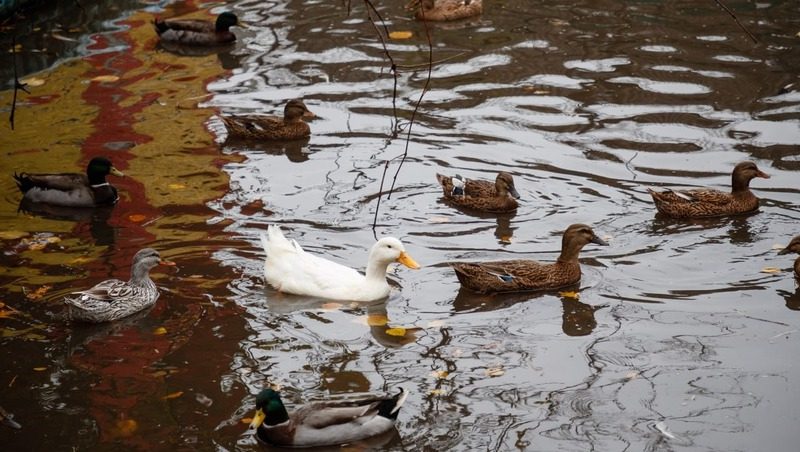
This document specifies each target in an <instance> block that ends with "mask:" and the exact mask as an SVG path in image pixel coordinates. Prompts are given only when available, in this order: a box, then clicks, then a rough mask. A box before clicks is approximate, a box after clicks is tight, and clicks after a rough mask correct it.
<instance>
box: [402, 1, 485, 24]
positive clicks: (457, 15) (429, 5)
mask: <svg viewBox="0 0 800 452" xmlns="http://www.w3.org/2000/svg"><path fill="white" fill-rule="evenodd" d="M406 10H408V11H413V12H414V17H416V18H417V19H419V20H433V21H448V20H458V19H465V18H467V17H472V16H477V15H478V14H480V13H482V12H483V0H411V2H409V3H408V6H406Z"/></svg>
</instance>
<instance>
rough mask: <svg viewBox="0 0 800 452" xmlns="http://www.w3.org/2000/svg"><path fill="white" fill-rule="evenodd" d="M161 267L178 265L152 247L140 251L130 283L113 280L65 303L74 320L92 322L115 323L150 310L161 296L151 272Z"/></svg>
mask: <svg viewBox="0 0 800 452" xmlns="http://www.w3.org/2000/svg"><path fill="white" fill-rule="evenodd" d="M159 264H160V265H170V266H172V265H175V263H174V262H170V261H165V260H162V259H161V256H160V255H159V254H158V251H156V250H154V249H152V248H144V249H142V250H139V252H138V253H136V254H135V255H134V256H133V264H132V266H131V278H130V279H129V280H128V281H127V282H125V281H120V280H119V279H109V280H106V281H103V282H101V283H98V284H97V285H95V286H94V287H92V288H91V289H88V290H84V291H80V292H73V293H72V294H70V295H68V296H66V297H65V298H64V302H65V303H67V305H68V306H69V309H70V318H71V319H73V320H80V321H83V322H90V323H101V322H111V321H114V320H118V319H121V318H123V317H127V316H129V315H131V314H135V313H137V312H139V311H141V310H144V309H147V308H149V307H150V306H152V305H153V304H154V303H155V302H156V300H157V299H158V295H159V293H158V288H157V287H156V285H155V283H154V282H153V280H152V279H150V269H152V268H153V267H155V266H156V265H159Z"/></svg>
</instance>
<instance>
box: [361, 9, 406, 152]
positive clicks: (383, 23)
mask: <svg viewBox="0 0 800 452" xmlns="http://www.w3.org/2000/svg"><path fill="white" fill-rule="evenodd" d="M364 3H365V4H366V5H367V16H368V17H369V21H370V23H372V26H373V27H374V28H375V33H376V34H377V35H378V38H379V39H380V40H381V46H383V53H384V55H386V58H387V59H388V60H389V63H390V65H391V66H390V69H389V70H390V71H391V72H392V77H393V78H394V86H393V87H392V114H393V115H394V124H392V135H393V136H396V135H397V133H398V124H399V123H400V121H399V120H398V119H397V64H396V63H395V61H394V58H393V57H392V54H391V53H390V52H389V48H388V47H386V38H387V37H388V36H389V27H387V26H386V21H384V20H383V16H381V13H380V12H378V10H377V8H375V5H373V4H372V1H371V0H364ZM373 14H375V16H376V17H377V18H378V20H380V22H381V26H382V27H383V32H381V29H380V28H378V24H376V23H375V20H374V19H373V18H372V15H373Z"/></svg>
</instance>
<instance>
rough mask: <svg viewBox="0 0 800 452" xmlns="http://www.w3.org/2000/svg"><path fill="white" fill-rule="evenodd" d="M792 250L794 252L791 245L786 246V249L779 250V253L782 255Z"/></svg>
mask: <svg viewBox="0 0 800 452" xmlns="http://www.w3.org/2000/svg"><path fill="white" fill-rule="evenodd" d="M791 252H792V251H791V250H790V249H789V247H788V246H787V247H786V248H784V249H782V250H780V251H778V255H779V256H780V255H782V254H789V253H791Z"/></svg>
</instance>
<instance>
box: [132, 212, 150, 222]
mask: <svg viewBox="0 0 800 452" xmlns="http://www.w3.org/2000/svg"><path fill="white" fill-rule="evenodd" d="M128 219H129V220H131V221H133V222H134V223H141V222H142V221H144V220H146V219H147V215H142V214H140V213H134V214H131V215H128Z"/></svg>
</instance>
